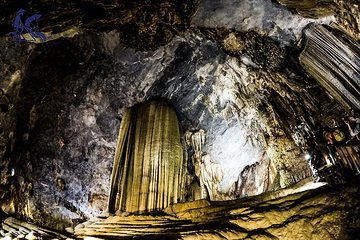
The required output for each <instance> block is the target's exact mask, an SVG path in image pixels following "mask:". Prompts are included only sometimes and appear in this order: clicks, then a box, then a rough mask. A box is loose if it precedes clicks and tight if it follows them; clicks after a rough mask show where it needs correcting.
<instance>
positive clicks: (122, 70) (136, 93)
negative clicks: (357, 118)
mask: <svg viewBox="0 0 360 240" xmlns="http://www.w3.org/2000/svg"><path fill="white" fill-rule="evenodd" d="M36 4H38V3H36ZM130 5H131V4H130ZM151 6H153V7H154V8H155V9H157V8H158V6H157V5H156V4H155V3H154V5H153V4H151ZM164 6H165V7H166V6H168V5H166V4H165V5H164ZM164 6H163V5H161V7H160V8H161V9H162V7H164ZM252 6H256V8H255V11H254V12H252V11H247V9H249V8H250V7H252ZM58 7H61V8H60V9H62V7H64V6H58ZM102 7H105V6H104V5H102V6H101V8H102ZM117 7H119V6H116V8H115V9H113V10H114V11H115V10H116V9H117ZM64 8H65V9H66V8H67V7H66V6H65V7H64ZM139 8H140V9H141V11H145V10H144V9H145V8H143V7H141V6H139V5H137V4H135V5H131V9H133V10H132V11H130V12H132V14H130V15H131V16H133V17H132V18H130V19H131V21H130V23H131V24H136V23H137V21H139V19H141V18H140V15H141V14H140V13H139V14H137V15H133V14H134V12H136V11H135V10H134V9H139ZM76 9H77V8H75V10H74V12H73V13H72V14H76V13H77V12H76V11H77V10H76ZM177 9H182V8H177ZM8 10H9V11H6V12H7V14H8V15H9V14H10V10H11V9H8ZM82 11H83V10H81V13H82ZM84 11H85V13H86V12H87V10H86V9H85V10H84ZM141 11H140V12H141ZM181 11H182V10H181ZM181 11H180V12H181ZM189 12H191V13H192V12H195V14H194V16H193V18H191V21H190V18H189V16H187V15H186V14H185V15H186V16H185V15H182V14H184V13H178V12H176V11H175V12H173V13H172V16H174V18H173V19H172V20H173V21H174V23H173V25H172V24H170V25H166V24H163V22H165V20H166V19H167V18H166V16H160V15H159V16H160V20H159V21H155V23H154V24H153V25H146V24H145V23H142V24H141V22H140V23H139V26H142V25H143V28H139V29H137V32H136V33H131V32H127V31H128V28H127V27H129V26H130V25H131V24H130V23H129V24H130V25H128V23H126V24H124V22H122V21H120V22H116V23H114V25H116V26H118V25H121V26H123V25H122V24H124V25H125V26H127V27H124V26H123V27H124V28H120V29H119V30H118V31H111V32H107V33H101V32H102V31H105V30H108V29H107V28H106V27H105V28H104V25H103V24H100V25H99V27H98V29H96V31H98V33H91V32H86V30H87V29H89V28H96V27H95V25H94V23H95V22H96V21H88V22H87V23H88V24H84V25H83V26H82V27H83V28H82V29H81V31H79V32H78V35H77V36H75V37H73V38H59V39H57V40H54V41H49V42H46V43H44V44H39V45H36V46H35V45H20V46H16V45H13V44H12V43H10V42H7V41H6V40H5V39H1V41H0V42H1V44H3V46H4V49H5V51H3V52H1V54H2V56H4V57H3V58H1V61H2V63H3V64H2V65H1V67H2V68H4V71H2V75H1V77H2V79H4V81H2V82H1V84H2V85H1V87H2V89H5V93H6V94H7V96H8V98H9V99H10V102H11V104H10V103H8V102H7V101H8V100H7V99H6V97H5V98H3V99H2V100H1V101H5V103H6V104H5V105H6V106H11V108H9V111H5V112H2V113H1V114H3V117H1V121H2V126H3V131H2V132H1V136H2V138H3V139H2V143H1V144H2V145H1V146H2V149H3V151H2V154H3V155H2V157H3V160H4V161H2V163H1V164H2V165H1V167H2V168H1V171H2V179H1V184H2V188H1V190H2V192H3V196H4V197H3V198H2V199H5V200H2V201H5V204H3V206H4V207H3V209H4V210H6V212H10V213H13V212H16V213H17V214H18V216H24V217H27V218H28V219H30V220H33V221H35V222H38V223H40V224H43V225H48V226H52V227H56V228H61V227H63V226H68V225H71V224H72V225H74V224H76V223H78V222H80V221H83V220H84V219H86V218H89V217H91V216H94V215H97V214H99V213H100V212H102V211H104V210H105V209H106V204H107V197H108V192H109V181H110V172H111V168H112V160H113V155H114V152H115V142H116V136H117V134H118V127H119V124H120V121H121V118H122V114H123V112H124V110H125V108H126V107H131V106H133V105H134V104H137V103H140V102H143V101H145V100H147V99H151V98H153V97H161V98H164V99H166V100H168V101H169V102H170V103H171V104H172V105H173V107H174V108H175V110H176V111H177V114H178V117H179V121H180V125H181V128H182V129H181V131H182V133H184V132H185V131H186V130H198V129H203V130H204V131H205V132H206V142H205V145H204V148H203V149H204V152H205V153H207V154H208V155H209V158H210V165H204V168H205V169H206V170H208V169H211V168H213V167H214V166H215V167H217V166H220V168H221V169H222V172H223V173H226V174H224V176H222V177H221V178H220V181H218V182H216V183H215V184H214V186H215V187H214V190H213V191H214V193H215V194H214V196H216V197H215V199H213V200H224V199H234V198H238V197H244V196H248V195H255V194H259V193H262V192H265V191H271V190H275V189H279V188H283V187H287V186H290V185H292V184H294V183H296V182H298V181H300V180H302V179H304V178H306V177H309V176H311V172H310V168H309V166H308V163H307V161H306V160H305V158H304V154H305V153H306V150H307V149H306V138H307V137H309V136H310V135H311V133H312V132H313V131H314V129H315V128H316V126H317V125H319V122H324V121H325V122H326V121H330V120H331V119H332V118H333V117H334V116H341V115H342V114H344V110H343V109H342V108H341V107H340V106H339V105H338V104H337V103H336V102H335V101H334V100H333V99H330V98H329V97H328V95H326V93H325V92H324V91H323V90H322V89H321V88H320V87H319V86H318V84H317V83H316V82H315V81H314V80H313V79H312V78H310V77H308V76H307V75H306V73H305V72H304V71H303V70H302V68H301V67H300V64H299V62H298V60H297V58H298V56H299V54H300V49H299V47H298V46H297V45H294V42H295V41H297V40H298V38H299V36H300V33H301V30H302V28H303V27H304V26H305V25H306V24H307V23H309V22H317V23H329V22H330V21H331V20H334V18H333V17H332V16H329V17H325V18H321V19H319V20H314V19H308V18H305V17H301V16H299V15H295V14H292V13H291V12H290V11H289V10H288V9H286V8H285V7H283V6H281V5H279V4H276V3H274V2H273V1H255V0H248V1H241V2H240V1H235V2H231V1H223V2H214V3H211V4H210V3H209V1H202V2H200V5H199V7H198V8H197V11H194V9H192V10H191V11H189ZM225 13H226V15H225ZM110 15H111V14H110ZM110 15H109V16H108V18H104V19H105V20H104V22H105V23H106V22H108V23H109V21H110V19H111V16H110ZM258 15H261V16H263V18H259V19H258ZM9 16H10V15H9ZM9 16H7V17H9ZM84 16H86V14H85V15H84ZM159 16H158V15H156V14H155V17H154V18H156V19H159ZM240 16H245V17H244V19H240ZM82 17H83V16H82ZM183 17H184V18H183ZM255 18H256V19H258V20H255ZM44 19H50V21H49V22H47V23H45V22H46V21H44V29H45V30H46V29H47V30H50V29H52V28H54V29H57V30H58V31H57V32H61V31H60V29H61V28H62V27H64V28H65V29H66V28H68V27H70V26H72V25H76V24H75V23H74V22H72V20H71V21H70V20H69V22H66V23H67V24H68V25H67V26H61V25H57V21H58V19H56V17H55V16H53V15H51V16H50V15H46V14H45V15H44ZM124 19H127V18H126V16H125V15H124V18H123V20H124ZM164 19H165V20H164ZM267 19H271V20H269V21H268V20H267ZM141 21H143V19H142V20H141ZM158 24H160V26H163V28H162V27H159V28H157V27H155V28H154V29H152V27H154V26H159V25H158ZM177 24H179V25H180V28H178V26H177ZM168 27H169V28H170V30H171V29H173V32H172V33H171V34H169V35H166V34H165V33H166V32H167V31H168V30H169V29H168ZM173 27H174V28H173ZM148 28H149V29H150V30H151V31H150V30H149V29H148ZM4 29H6V28H4V27H3V28H2V31H5V30H4ZM141 29H142V30H141ZM184 29H187V30H186V31H183V30H184ZM62 30H63V29H62ZM170 30H169V31H170ZM180 30H181V31H180ZM170 32H171V31H170ZM148 33H151V37H149V36H148V35H147V34H148ZM175 33H176V34H175ZM142 34H143V35H142ZM164 34H165V35H166V37H164V36H163V35H164ZM128 36H131V37H128ZM162 37H163V38H162ZM138 38H139V39H142V41H134V39H138ZM160 38H161V39H162V41H160V40H159V39H160ZM143 41H149V42H148V43H147V44H144V45H142V44H141V42H143ZM10 59H12V60H10ZM184 147H185V145H184ZM185 150H189V149H185ZM187 157H188V158H190V156H189V155H188V156H187ZM188 160H189V159H188ZM189 169H191V164H190V163H189ZM209 172H210V173H209V176H208V177H209V178H214V177H216V176H214V175H213V174H215V173H213V172H212V171H211V170H210V171H209ZM189 173H190V174H189V176H188V177H187V178H188V188H191V187H192V186H191V184H196V177H195V176H194V175H193V174H191V171H189ZM216 174H217V173H216ZM14 203H15V204H14Z"/></svg>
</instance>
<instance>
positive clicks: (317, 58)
mask: <svg viewBox="0 0 360 240" xmlns="http://www.w3.org/2000/svg"><path fill="white" fill-rule="evenodd" d="M304 34H305V47H304V50H303V52H302V53H301V55H300V62H301V64H302V65H303V67H304V68H305V70H306V71H307V72H308V73H309V74H310V75H311V76H312V77H314V78H315V79H316V80H317V81H318V83H319V84H320V85H321V86H322V87H323V88H324V89H325V90H326V91H327V92H328V93H329V94H330V95H331V96H332V97H333V98H335V99H336V100H337V101H338V102H339V103H340V104H342V105H343V106H344V107H345V108H346V109H348V110H349V109H351V108H354V109H358V110H360V45H359V43H357V42H356V41H354V40H352V39H351V38H350V37H348V36H346V35H345V34H340V33H337V34H336V35H334V34H333V33H332V32H330V31H329V30H327V29H326V28H325V27H323V26H321V25H313V24H311V25H309V26H308V27H307V28H306V30H304Z"/></svg>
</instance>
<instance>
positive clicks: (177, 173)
mask: <svg viewBox="0 0 360 240" xmlns="http://www.w3.org/2000/svg"><path fill="white" fill-rule="evenodd" d="M183 154H184V152H183V148H182V146H181V142H180V132H179V123H178V120H177V117H176V113H175V111H174V110H173V109H172V108H171V107H170V106H169V105H168V104H167V103H164V102H160V101H157V100H151V101H147V102H145V103H142V104H138V105H136V106H134V107H132V108H130V109H128V110H127V111H126V112H125V114H124V116H123V119H122V121H121V125H120V131H119V137H118V141H117V146H116V152H115V158H114V165H113V171H112V176H111V185H110V196H109V206H108V210H109V212H110V213H115V212H116V211H124V212H148V211H154V210H161V209H164V208H166V207H167V206H169V205H170V204H172V203H176V202H177V201H178V199H182V196H181V195H182V189H183V186H182V183H183V182H184V181H183V179H182V178H183V176H182V173H183V172H184V170H183V169H182V168H183V167H184V162H183Z"/></svg>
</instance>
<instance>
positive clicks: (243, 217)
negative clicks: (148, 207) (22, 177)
mask: <svg viewBox="0 0 360 240" xmlns="http://www.w3.org/2000/svg"><path fill="white" fill-rule="evenodd" d="M358 190H359V189H358V186H357V185H356V184H352V185H351V186H349V185H348V186H346V187H329V186H328V185H327V184H324V183H312V182H309V181H307V182H305V183H304V182H303V183H302V184H300V185H297V186H294V187H292V188H286V189H282V190H279V191H275V192H268V193H264V194H261V195H257V196H250V197H246V198H241V199H237V200H232V201H212V202H209V201H207V200H197V201H193V202H187V203H178V204H174V205H172V206H171V207H168V208H167V209H165V210H164V212H159V213H152V214H147V215H144V214H132V215H129V214H126V213H123V214H122V216H108V217H105V216H102V217H97V218H93V219H90V220H89V221H87V222H85V223H82V224H80V225H78V226H76V227H75V232H74V234H73V235H72V236H68V237H70V238H80V239H127V238H135V239H154V238H156V239H356V238H352V237H351V236H354V234H357V232H359V229H360V218H359V214H358V213H359V209H360V207H359V205H360V204H359V202H360V201H359V200H357V199H360V198H359V191H358ZM349 219H352V220H351V222H349ZM14 222H15V224H14ZM26 224H28V223H24V222H23V223H21V221H18V220H16V219H14V218H8V219H6V220H5V221H4V222H3V224H2V225H3V227H2V228H3V230H5V231H7V232H11V231H12V236H16V234H15V233H14V232H16V231H18V232H19V231H22V232H23V233H24V232H25V233H26V230H31V231H34V232H38V233H40V235H42V236H43V238H44V239H53V238H50V237H49V236H53V237H54V235H51V234H54V233H55V232H51V231H50V232H47V231H48V230H44V229H42V228H40V231H39V230H36V228H34V225H31V226H32V227H29V225H26ZM4 226H5V227H4ZM41 229H42V230H41ZM42 233H43V234H42ZM8 235H9V234H8ZM46 236H47V237H46ZM55 236H56V238H58V239H63V238H65V236H64V235H61V234H60V235H55ZM7 239H11V238H7Z"/></svg>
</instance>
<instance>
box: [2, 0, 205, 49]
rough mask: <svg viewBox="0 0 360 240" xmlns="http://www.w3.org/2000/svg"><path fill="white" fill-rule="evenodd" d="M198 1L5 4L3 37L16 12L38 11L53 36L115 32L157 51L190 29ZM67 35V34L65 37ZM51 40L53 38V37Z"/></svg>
mask: <svg viewBox="0 0 360 240" xmlns="http://www.w3.org/2000/svg"><path fill="white" fill-rule="evenodd" d="M197 2H198V1H183V0H181V1H178V0H176V1H154V0H150V1H132V0H126V1H121V2H118V1H105V0H102V1H87V0H84V1H77V0H75V1H67V2H65V3H64V2H62V1H48V0H41V1H30V2H23V1H18V0H16V1H8V0H5V1H2V2H1V4H2V5H1V9H2V11H1V14H0V20H1V21H0V36H4V35H5V34H6V33H8V32H11V31H13V29H11V27H12V26H11V24H12V22H13V21H14V18H15V14H16V12H17V11H18V10H19V9H20V8H23V9H24V10H26V11H28V13H26V14H25V15H24V19H23V21H24V20H25V17H27V16H30V15H31V14H34V12H39V13H40V14H41V15H42V17H41V19H40V27H41V31H43V32H45V33H47V35H54V34H59V33H63V32H67V31H69V30H72V31H75V32H82V31H86V30H90V31H91V32H93V31H94V30H95V31H98V32H99V31H100V32H105V31H111V30H114V29H116V30H117V31H118V32H119V33H120V34H121V35H122V38H121V41H122V42H124V43H126V44H127V45H129V46H131V47H134V48H137V49H141V50H145V49H146V50H149V49H156V48H157V47H159V46H160V45H164V44H166V43H168V42H170V41H171V40H172V39H173V37H174V36H175V35H176V34H177V33H178V32H180V31H183V30H184V29H186V28H188V26H189V23H190V18H191V16H192V13H193V11H194V10H195V9H196V6H197ZM65 35H67V34H65ZM50 38H51V37H50Z"/></svg>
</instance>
